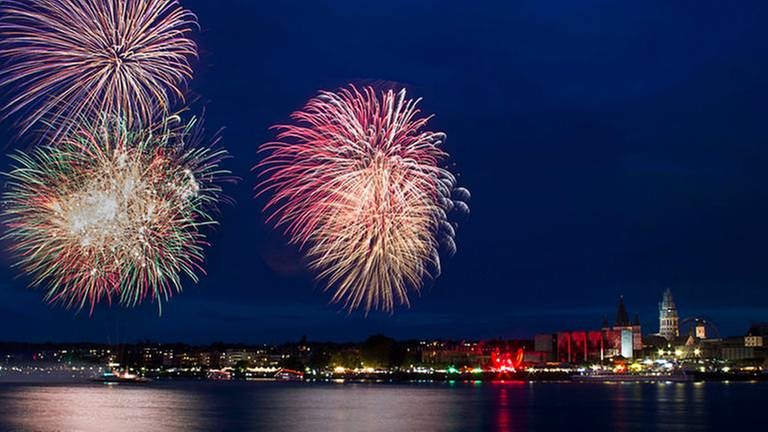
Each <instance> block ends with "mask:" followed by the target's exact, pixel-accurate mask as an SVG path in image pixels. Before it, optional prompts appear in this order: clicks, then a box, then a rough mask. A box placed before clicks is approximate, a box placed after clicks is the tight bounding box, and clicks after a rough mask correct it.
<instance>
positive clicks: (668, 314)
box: [659, 288, 680, 341]
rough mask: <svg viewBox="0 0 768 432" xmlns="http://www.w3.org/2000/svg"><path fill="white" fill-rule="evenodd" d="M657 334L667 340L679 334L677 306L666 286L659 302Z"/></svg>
mask: <svg viewBox="0 0 768 432" xmlns="http://www.w3.org/2000/svg"><path fill="white" fill-rule="evenodd" d="M659 334H660V335H661V336H664V337H665V338H666V339H667V340H668V341H671V340H673V339H674V338H676V337H679V336H680V327H679V318H678V316H677V307H676V306H675V300H674V299H673V298H672V291H670V289H669V288H667V291H666V292H665V293H664V297H663V298H662V300H661V303H659Z"/></svg>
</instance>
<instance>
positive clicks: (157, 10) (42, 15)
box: [0, 0, 197, 133]
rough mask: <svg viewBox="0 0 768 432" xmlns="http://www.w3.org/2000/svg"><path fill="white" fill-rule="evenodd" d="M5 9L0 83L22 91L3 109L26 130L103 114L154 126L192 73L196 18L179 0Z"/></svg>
mask: <svg viewBox="0 0 768 432" xmlns="http://www.w3.org/2000/svg"><path fill="white" fill-rule="evenodd" d="M0 14H2V17H1V18H0V35H1V36H2V38H0V56H2V57H5V58H6V59H7V61H8V64H7V67H6V69H5V70H4V71H3V72H2V75H0V86H10V87H12V88H14V90H16V92H17V96H15V97H12V98H10V101H9V102H8V103H7V104H6V105H5V106H4V111H5V113H6V115H13V114H22V115H21V117H22V118H23V120H21V121H20V126H21V128H22V133H24V132H26V131H27V130H29V129H30V128H32V127H33V126H35V125H37V124H38V123H39V122H41V121H42V122H45V123H46V124H48V125H52V126H53V128H54V131H55V132H57V133H61V132H63V131H66V129H68V128H69V127H71V126H72V124H73V123H74V122H75V121H76V120H77V119H79V118H81V117H83V116H86V117H91V118H95V117H97V114H98V113H101V112H108V113H111V114H112V115H115V116H121V117H122V118H124V119H125V121H126V122H127V123H128V124H129V125H134V124H144V125H146V124H150V122H151V121H152V120H154V119H155V118H156V117H157V116H162V115H163V114H165V113H167V112H169V110H170V104H171V101H172V100H173V99H176V98H179V99H180V98H183V93H182V90H181V88H180V87H181V86H182V85H183V84H184V83H186V81H187V80H188V79H189V78H191V76H192V70H191V68H190V65H189V58H190V57H193V56H195V55H196V53H197V48H196V45H195V43H194V42H193V41H192V40H191V39H190V38H189V34H190V32H191V31H192V30H193V29H194V27H195V26H196V25H197V20H196V18H195V16H194V14H192V13H191V12H189V11H188V10H185V9H183V8H182V7H181V6H179V4H178V2H177V1H176V0H23V1H17V0H7V1H5V2H3V3H2V6H1V7H0Z"/></svg>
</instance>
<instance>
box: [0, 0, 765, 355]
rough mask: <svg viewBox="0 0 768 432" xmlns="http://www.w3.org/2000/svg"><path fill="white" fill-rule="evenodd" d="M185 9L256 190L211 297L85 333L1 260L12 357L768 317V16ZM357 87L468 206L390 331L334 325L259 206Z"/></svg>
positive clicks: (521, 7) (519, 7) (213, 117)
mask: <svg viewBox="0 0 768 432" xmlns="http://www.w3.org/2000/svg"><path fill="white" fill-rule="evenodd" d="M183 3H184V5H185V6H187V7H189V8H190V9H192V10H193V11H195V12H196V13H197V14H198V16H199V20H200V23H201V26H202V31H201V32H199V33H198V34H197V35H196V39H197V41H198V42H199V44H200V48H201V56H200V61H199V62H198V63H197V64H196V65H195V66H196V72H197V74H196V77H195V79H194V80H193V81H192V82H191V85H190V91H191V93H192V95H193V96H194V97H197V98H198V101H197V103H196V104H195V105H194V107H195V110H197V111H201V109H202V108H203V107H204V108H205V111H206V121H207V125H208V127H209V129H212V130H214V131H215V130H216V129H218V128H219V127H223V128H224V130H223V132H222V136H223V141H222V144H223V145H224V146H225V147H227V148H228V149H229V150H230V151H231V153H232V154H233V155H234V158H233V159H232V160H230V163H229V168H230V169H231V170H233V171H234V172H235V173H236V174H237V175H238V176H240V177H241V178H242V181H241V182H240V183H239V184H238V185H236V186H231V187H230V188H229V189H228V190H227V192H228V194H229V195H230V196H231V197H233V198H234V199H235V201H236V204H235V205H232V206H226V207H224V208H223V214H222V217H221V222H222V223H221V226H220V227H218V228H217V229H216V230H215V231H214V232H213V233H211V240H212V242H213V245H214V246H213V247H212V248H211V249H209V250H208V253H207V256H208V262H207V269H208V271H209V274H208V276H207V277H204V278H203V280H202V281H201V282H200V283H199V284H197V285H195V284H193V283H191V282H189V283H187V284H186V286H185V290H184V292H183V293H182V294H179V295H177V296H176V297H175V298H174V299H173V300H172V301H171V302H170V303H168V304H166V305H164V308H163V315H162V317H158V313H157V306H156V305H153V304H145V305H143V306H141V307H138V308H136V309H121V308H119V307H112V308H109V307H106V306H104V307H100V308H98V309H97V310H96V311H95V312H94V314H93V316H92V317H89V316H88V312H87V311H83V312H81V313H79V314H76V313H74V312H73V311H66V310H62V309H60V308H58V307H51V306H48V305H45V304H43V303H42V302H41V297H42V293H41V292H36V291H31V290H29V289H27V288H25V285H26V282H27V281H26V280H24V279H23V278H21V279H15V276H17V275H16V274H15V273H14V271H13V270H9V269H8V267H9V264H10V260H9V258H8V256H7V254H3V255H2V260H0V263H1V264H2V268H3V269H4V270H2V272H0V340H20V341H46V340H54V341H80V340H88V341H95V342H112V343H115V342H127V341H135V340H143V339H152V340H160V341H186V342H194V343H206V342H211V341H231V342H235V341H244V342H282V341H286V340H297V339H299V338H300V337H301V336H302V335H307V337H308V338H310V339H312V340H356V339H362V338H364V337H365V336H367V335H369V334H372V333H377V332H383V333H385V334H388V335H391V336H394V337H398V338H409V337H450V338H487V337H526V336H532V335H533V334H534V333H538V332H545V331H557V330H563V329H589V328H595V327H598V326H599V325H600V324H601V322H602V318H603V316H604V315H609V318H610V319H612V318H613V314H614V313H615V309H616V302H617V299H618V297H619V295H624V297H625V300H626V303H627V307H628V309H629V311H630V314H634V313H639V314H640V318H641V320H642V321H643V324H644V325H645V326H646V327H645V329H644V331H645V332H655V331H657V326H658V322H657V311H656V308H657V302H658V301H659V300H660V297H661V294H662V292H663V290H664V289H665V288H667V287H669V288H671V289H672V291H673V293H674V294H675V297H676V300H677V302H678V307H679V308H680V313H681V316H683V317H687V316H695V315H703V316H709V317H711V318H712V319H713V320H714V321H715V322H716V323H717V324H718V325H719V327H720V330H721V333H723V334H726V335H728V334H742V333H744V332H745V331H746V329H747V327H748V325H749V324H750V322H753V321H761V320H762V321H765V320H768V265H766V263H768V251H767V250H766V245H768V234H767V232H768V174H767V173H766V167H768V128H766V125H767V124H768V122H766V117H767V114H768V108H767V105H766V101H768V44H766V41H768V27H766V25H765V23H766V22H768V3H765V2H754V3H753V4H749V2H721V1H695V2H694V1H688V2H681V1H669V0H663V1H662V0H659V1H646V2H638V3H634V4H630V3H632V2H617V1H609V0H605V1H593V0H585V1H579V2H573V1H516V0H506V1H495V0H494V1H491V0H487V1H474V2H469V1H467V2H459V1H447V0H441V1H435V0H432V1H426V0H390V1H386V2H369V1H359V0H305V1H279V2H270V3H268V2H261V1H244V0H239V1H235V0H218V1H210V0H185V1H183ZM347 83H358V84H367V83H380V84H383V85H387V86H391V85H392V83H397V84H398V85H402V86H405V87H406V88H407V89H408V91H409V92H410V94H412V95H414V96H420V97H423V98H424V102H423V105H422V108H423V109H424V110H426V111H427V112H434V113H435V114H436V117H435V119H434V121H433V122H432V123H431V125H432V128H434V129H437V130H444V131H445V132H446V133H447V134H448V141H447V149H448V151H449V152H450V153H451V154H452V156H453V159H454V161H455V162H456V164H457V168H456V170H457V171H458V172H459V173H460V174H461V177H460V181H461V183H462V185H464V186H466V187H468V188H469V189H470V190H471V191H472V194H473V199H472V202H471V204H470V206H471V209H472V214H471V216H470V217H469V219H468V220H466V221H465V222H464V223H463V224H462V226H460V227H459V232H458V245H459V251H458V254H457V255H456V256H455V257H453V258H451V259H448V260H447V261H446V262H445V263H444V273H443V275H442V277H441V278H440V279H438V280H437V281H436V283H434V284H433V285H432V286H429V287H427V288H426V289H425V290H424V292H423V295H422V296H421V297H420V298H416V299H414V301H413V307H412V308H411V309H410V310H401V311H398V312H396V313H395V314H394V315H391V316H390V315H387V314H379V313H373V314H371V315H370V316H368V317H367V318H365V317H363V316H362V315H360V314H353V315H352V316H348V315H347V314H346V313H345V312H343V311H342V310H341V308H340V307H339V306H338V305H329V304H328V300H329V295H328V294H327V293H324V292H323V291H322V287H320V286H318V285H316V284H315V283H314V282H313V281H312V279H311V277H310V275H309V274H307V273H306V272H305V271H303V270H302V268H301V264H300V261H299V257H298V254H297V253H296V251H295V250H294V249H292V248H290V247H287V246H285V240H284V239H283V238H282V237H281V236H280V235H279V234H277V233H273V232H271V231H270V230H269V229H268V228H267V227H266V226H265V225H264V220H263V216H262V215H261V212H260V208H261V205H262V203H261V202H259V201H257V200H254V199H253V198H252V196H253V192H252V188H253V186H254V184H255V182H256V178H255V175H254V174H252V173H251V172H250V171H249V170H250V168H251V166H253V165H254V164H255V163H256V162H257V157H258V156H257V154H256V150H257V147H258V145H259V144H261V143H262V142H264V141H267V140H269V139H270V138H271V137H272V134H271V133H270V132H269V130H268V127H269V126H270V125H272V124H275V123H280V122H284V121H286V120H287V118H288V115H289V114H290V113H291V112H292V111H294V110H296V109H298V108H300V107H301V106H302V105H303V103H304V102H305V101H306V100H307V99H308V98H309V97H311V96H313V95H314V94H315V93H316V91H317V90H319V89H329V90H333V89H336V88H338V87H341V86H344V85H346V84H347ZM1 127H2V133H3V136H6V137H7V136H10V134H11V131H10V125H9V122H4V123H2V126H1ZM7 167H8V161H7V159H6V161H5V162H4V163H3V168H2V169H3V170H5V169H7Z"/></svg>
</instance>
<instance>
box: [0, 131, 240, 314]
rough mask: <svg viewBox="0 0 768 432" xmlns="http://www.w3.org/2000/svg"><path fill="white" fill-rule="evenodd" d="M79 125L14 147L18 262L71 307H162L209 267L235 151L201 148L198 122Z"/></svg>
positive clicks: (12, 203)
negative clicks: (209, 231)
mask: <svg viewBox="0 0 768 432" xmlns="http://www.w3.org/2000/svg"><path fill="white" fill-rule="evenodd" d="M169 121H170V120H169ZM73 131H76V132H74V133H71V134H68V135H67V136H66V137H65V138H63V139H62V140H61V142H60V143H58V144H57V145H55V146H47V147H44V146H41V147H38V148H36V149H34V150H33V151H32V152H31V153H29V154H27V153H23V152H16V153H15V154H13V155H12V158H13V159H14V161H15V166H14V167H13V169H12V170H11V171H10V173H8V174H7V175H6V177H7V180H8V181H7V183H8V184H7V187H6V192H5V194H4V197H3V205H4V208H3V214H4V218H5V222H6V225H7V233H6V235H5V238H7V239H9V240H11V243H12V246H11V249H12V252H13V254H14V256H15V257H16V259H17V263H16V265H17V266H18V267H20V268H21V269H22V270H23V271H24V272H25V273H26V274H28V275H30V276H31V278H32V285H33V286H41V285H44V286H47V289H48V292H47V299H48V300H49V301H51V302H54V303H63V304H65V305H66V306H67V307H77V308H82V307H84V306H85V305H86V304H88V305H89V306H90V309H91V311H92V310H93V308H94V306H95V305H96V303H98V302H100V301H107V302H109V303H111V302H112V301H113V299H117V300H118V301H119V302H120V303H121V304H124V305H128V306H133V305H136V304H138V303H140V302H142V301H143V300H144V299H146V297H148V296H149V297H150V298H151V299H152V300H157V301H158V305H159V306H160V305H161V304H162V301H163V300H167V299H168V298H169V297H170V296H171V295H172V294H173V292H174V291H180V290H181V283H180V276H181V275H182V274H186V275H188V276H189V277H190V278H191V279H193V280H194V281H197V274H198V273H204V270H203V268H202V267H201V264H202V261H203V247H204V246H205V245H206V244H207V243H206V240H205V236H204V234H202V233H201V228H202V227H203V226H205V225H209V224H215V223H216V222H215V220H214V219H213V217H212V216H211V211H214V210H215V208H216V204H217V203H218V202H219V200H220V197H221V195H220V194H221V187H220V185H219V183H220V182H221V181H222V180H224V179H226V178H227V176H228V172H226V171H223V170H222V169H221V168H220V167H219V163H220V162H221V160H222V159H224V158H226V153H225V152H224V151H223V150H213V149H211V148H208V147H199V148H198V147H196V146H195V144H196V141H197V140H198V139H199V138H200V135H199V133H198V132H199V130H198V129H197V126H196V124H195V122H194V121H193V122H191V123H189V124H187V125H186V126H165V127H163V128H159V129H156V130H152V131H150V130H143V131H139V132H132V131H131V130H130V129H128V128H127V127H126V124H125V122H123V121H118V120H111V121H100V122H97V123H96V126H88V127H85V126H83V127H81V128H80V129H73Z"/></svg>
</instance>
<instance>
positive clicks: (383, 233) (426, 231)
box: [256, 87, 469, 312]
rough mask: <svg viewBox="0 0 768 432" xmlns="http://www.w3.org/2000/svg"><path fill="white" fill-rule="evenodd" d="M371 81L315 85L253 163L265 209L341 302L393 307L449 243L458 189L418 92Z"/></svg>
mask: <svg viewBox="0 0 768 432" xmlns="http://www.w3.org/2000/svg"><path fill="white" fill-rule="evenodd" d="M380 96H381V97H379V95H378V94H377V92H376V91H375V90H373V89H372V88H369V87H367V88H365V89H363V91H362V92H361V91H359V90H358V89H356V88H354V87H351V88H350V89H342V90H340V91H339V92H338V93H333V92H321V93H320V95H319V96H317V97H315V98H313V99H312V100H310V101H309V102H308V104H307V105H306V107H305V108H304V110H302V111H299V112H296V113H294V114H293V116H292V118H293V119H294V120H295V121H296V124H294V125H281V126H276V127H275V128H276V129H277V130H278V131H279V133H278V136H277V141H276V142H272V143H267V144H264V145H263V146H262V147H261V149H260V151H264V152H267V153H268V155H267V156H266V157H265V158H264V160H263V161H262V162H261V163H260V164H259V165H257V167H256V168H257V169H258V170H259V171H260V173H259V175H260V176H262V178H263V179H264V180H263V181H262V182H261V184H260V185H259V186H258V187H257V190H258V193H259V194H263V193H271V194H273V196H272V197H271V199H270V200H269V201H268V202H267V205H266V208H265V211H266V212H267V213H268V214H269V216H268V222H270V223H273V224H274V225H275V226H277V227H280V228H282V229H283V230H284V232H285V233H286V234H287V235H288V236H289V237H290V240H291V242H293V243H295V244H298V245H299V246H300V247H301V248H302V249H303V250H304V251H305V253H306V256H307V257H308V260H309V263H310V266H311V267H312V268H313V269H315V270H316V271H317V273H318V278H319V279H321V280H325V281H326V283H327V287H328V288H331V287H333V288H334V289H335V292H334V294H333V301H334V302H342V303H343V304H344V306H345V308H347V309H348V310H350V311H351V310H353V309H356V308H359V307H362V308H364V309H365V310H366V312H367V311H370V310H371V309H380V310H384V311H392V310H393V308H394V307H395V306H396V305H398V304H399V305H405V306H408V305H409V304H410V303H409V299H408V296H409V292H410V291H411V290H414V291H417V292H418V290H419V289H420V287H421V285H422V283H423V282H424V280H425V278H430V277H431V278H434V277H437V276H438V275H439V273H440V257H439V253H438V252H439V250H441V249H442V250H446V251H447V252H448V253H453V252H454V251H455V243H454V236H455V230H454V226H453V225H452V224H450V223H449V221H448V220H449V214H450V213H451V212H453V211H468V207H467V206H466V204H465V203H464V201H466V200H468V199H469V193H468V192H467V191H466V189H463V188H456V187H455V183H456V179H455V177H454V176H453V175H452V174H451V173H450V172H449V171H448V170H446V169H444V168H442V167H441V166H440V164H441V163H442V162H443V161H444V160H445V159H446V158H447V154H446V153H445V152H444V151H443V150H442V149H441V148H440V145H441V144H442V142H443V140H444V139H445V134H443V133H439V132H429V131H423V129H424V127H425V126H426V123H427V122H428V120H429V118H430V117H419V116H418V114H419V110H418V109H417V104H418V103H419V100H413V99H406V95H405V91H404V90H403V91H400V92H397V93H395V92H393V91H387V92H384V93H382V94H381V95H380Z"/></svg>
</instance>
